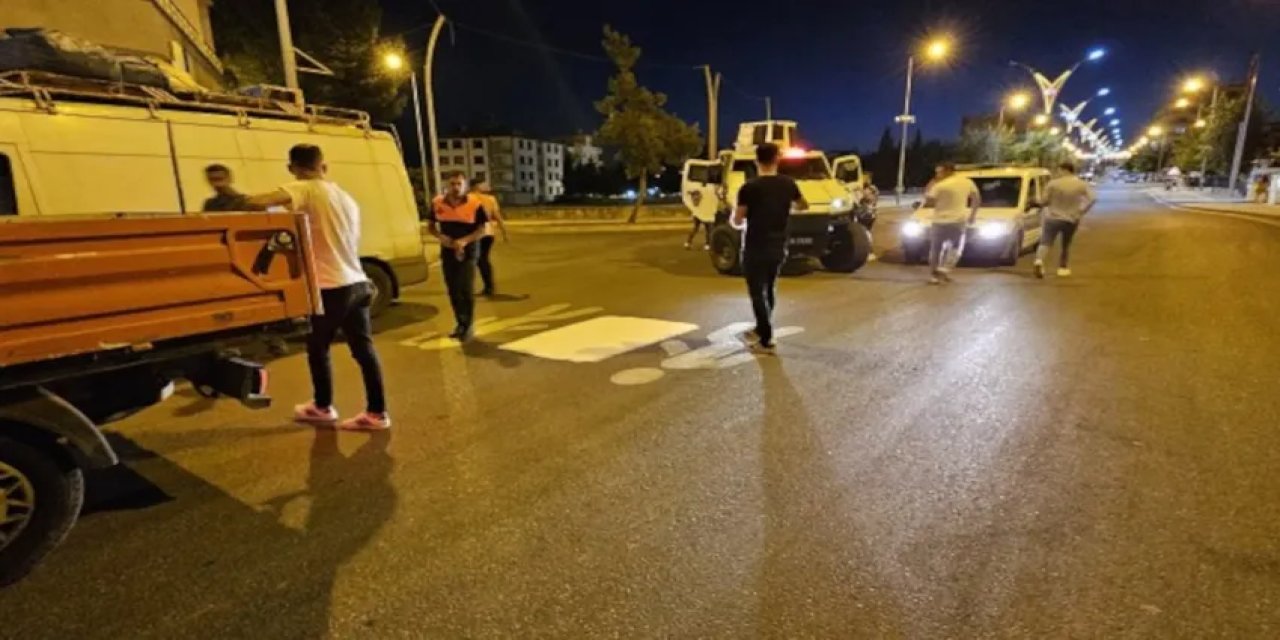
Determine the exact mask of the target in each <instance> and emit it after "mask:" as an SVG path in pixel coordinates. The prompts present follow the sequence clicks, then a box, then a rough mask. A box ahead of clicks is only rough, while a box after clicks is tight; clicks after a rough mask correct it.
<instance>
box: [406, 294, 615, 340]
mask: <svg viewBox="0 0 1280 640" xmlns="http://www.w3.org/2000/svg"><path fill="white" fill-rule="evenodd" d="M601 311H603V309H602V308H600V307H582V308H580V309H574V308H573V305H570V304H553V305H550V306H546V307H543V308H541V309H538V310H537V311H533V312H530V313H526V314H524V315H520V316H515V317H513V318H495V317H486V318H481V319H479V320H478V321H476V323H475V337H477V338H484V337H487V336H492V335H496V334H501V333H515V332H524V333H527V332H532V331H543V330H546V329H548V328H550V327H551V323H554V322H564V321H566V320H577V319H579V318H583V317H586V316H593V315H595V314H597V313H600V312H601ZM400 345H401V346H405V347H415V348H418V349H422V350H423V351H444V350H447V349H459V348H461V347H462V343H460V342H458V341H457V340H454V339H453V338H450V337H448V336H447V335H445V334H443V333H440V332H438V331H431V332H428V333H424V334H422V335H420V336H414V337H412V338H408V339H406V340H401V341H400Z"/></svg>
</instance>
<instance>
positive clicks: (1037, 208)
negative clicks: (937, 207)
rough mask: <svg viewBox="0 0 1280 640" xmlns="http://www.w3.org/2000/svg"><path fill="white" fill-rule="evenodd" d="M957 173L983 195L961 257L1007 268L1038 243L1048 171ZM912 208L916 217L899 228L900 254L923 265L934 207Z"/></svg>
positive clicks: (983, 168) (986, 168)
mask: <svg viewBox="0 0 1280 640" xmlns="http://www.w3.org/2000/svg"><path fill="white" fill-rule="evenodd" d="M956 175H961V176H964V177H966V178H969V179H970V180H973V182H974V184H976V185H977V186H978V192H979V193H980V194H981V195H982V206H981V207H979V208H978V216H977V220H975V221H974V224H972V225H970V227H969V229H968V232H967V233H966V235H965V242H964V249H963V253H964V255H966V256H969V257H973V256H975V255H978V256H983V257H987V258H990V259H994V260H995V261H997V262H998V263H999V264H1002V265H1006V266H1012V265H1014V264H1017V262H1018V257H1019V256H1021V255H1022V254H1024V253H1026V252H1028V251H1031V250H1032V249H1034V248H1035V246H1036V245H1037V244H1039V242H1040V225H1041V223H1042V222H1043V221H1044V215H1043V212H1042V211H1041V206H1042V204H1041V203H1043V202H1044V192H1045V187H1046V186H1048V184H1049V178H1050V174H1049V170H1048V169H1044V168H1041V167H1023V166H1011V165H1009V166H1003V165H978V166H966V165H961V166H959V167H957V168H956ZM915 207H916V210H915V213H913V214H911V217H910V218H908V219H907V220H906V221H905V222H903V224H902V253H903V255H904V258H905V260H906V261H907V262H908V263H913V262H924V261H925V260H927V259H928V256H929V226H930V225H932V224H933V204H932V203H931V202H923V203H921V202H917V203H915Z"/></svg>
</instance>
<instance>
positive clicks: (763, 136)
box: [751, 124, 769, 146]
mask: <svg viewBox="0 0 1280 640" xmlns="http://www.w3.org/2000/svg"><path fill="white" fill-rule="evenodd" d="M752 134H753V135H752V137H751V142H752V144H755V145H756V146H760V145H762V144H764V143H766V142H768V141H769V125H764V124H758V125H756V126H755V131H753V132H752Z"/></svg>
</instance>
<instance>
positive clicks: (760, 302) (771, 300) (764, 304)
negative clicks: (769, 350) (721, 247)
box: [742, 258, 784, 345]
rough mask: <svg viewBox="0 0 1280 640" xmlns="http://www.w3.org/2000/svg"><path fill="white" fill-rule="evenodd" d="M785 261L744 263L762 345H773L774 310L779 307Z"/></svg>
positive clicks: (757, 331)
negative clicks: (780, 282) (779, 278)
mask: <svg viewBox="0 0 1280 640" xmlns="http://www.w3.org/2000/svg"><path fill="white" fill-rule="evenodd" d="M783 261H784V260H782V259H776V258H755V259H747V260H744V261H743V263H742V271H743V274H744V275H746V277H747V293H749V294H751V310H752V311H753V312H754V313H755V316H756V333H757V334H759V336H760V342H761V344H766V345H770V344H773V309H774V307H776V306H777V302H778V300H777V289H778V273H779V272H781V271H782V263H783Z"/></svg>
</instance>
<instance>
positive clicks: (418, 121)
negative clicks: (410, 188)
mask: <svg viewBox="0 0 1280 640" xmlns="http://www.w3.org/2000/svg"><path fill="white" fill-rule="evenodd" d="M404 65H405V61H404V56H403V55H401V54H400V53H399V52H398V51H388V52H386V53H385V54H383V56H382V66H384V67H386V68H387V70H388V71H391V72H392V73H399V72H400V71H401V70H402V69H404ZM409 84H410V88H411V89H412V92H413V122H414V124H415V125H417V132H418V168H419V169H420V170H421V171H422V194H423V197H424V198H425V197H426V196H427V194H429V193H430V192H431V183H430V182H429V181H428V177H427V144H426V141H425V140H423V132H422V107H421V105H419V104H418V73H417V72H416V71H413V70H410V71H409ZM427 201H428V202H430V198H427Z"/></svg>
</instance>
